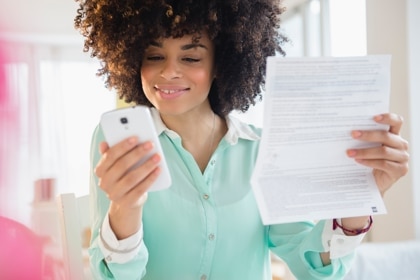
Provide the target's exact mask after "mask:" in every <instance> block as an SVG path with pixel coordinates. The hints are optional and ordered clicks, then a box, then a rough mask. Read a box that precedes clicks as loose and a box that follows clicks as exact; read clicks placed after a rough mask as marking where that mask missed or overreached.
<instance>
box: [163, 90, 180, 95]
mask: <svg viewBox="0 0 420 280" xmlns="http://www.w3.org/2000/svg"><path fill="white" fill-rule="evenodd" d="M161 91H162V92H163V93H164V94H172V93H175V92H177V90H170V89H165V90H161Z"/></svg>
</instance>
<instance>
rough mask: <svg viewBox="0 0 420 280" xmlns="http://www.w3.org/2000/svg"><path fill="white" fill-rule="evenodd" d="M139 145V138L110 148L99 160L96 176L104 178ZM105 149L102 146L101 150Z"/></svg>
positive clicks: (126, 140) (127, 140)
mask: <svg viewBox="0 0 420 280" xmlns="http://www.w3.org/2000/svg"><path fill="white" fill-rule="evenodd" d="M137 143H138V139H137V137H129V138H127V139H125V140H123V141H121V142H119V143H117V144H115V145H114V146H112V147H110V148H109V149H107V150H106V151H104V152H103V154H102V157H101V159H100V160H99V162H98V164H97V166H96V168H95V174H96V176H98V177H102V176H103V174H104V173H105V172H106V171H107V170H108V169H109V168H110V167H111V166H112V165H114V163H115V161H116V160H117V159H118V158H120V157H121V156H122V155H124V154H126V153H127V152H128V151H130V150H131V149H133V148H134V147H135V146H136V145H137ZM102 148H105V147H104V145H103V144H100V147H99V149H100V150H101V149H102Z"/></svg>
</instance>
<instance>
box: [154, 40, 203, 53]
mask: <svg viewBox="0 0 420 280" xmlns="http://www.w3.org/2000/svg"><path fill="white" fill-rule="evenodd" d="M150 45H151V46H154V47H158V48H162V47H163V45H162V43H159V42H155V41H153V42H151V43H150ZM197 47H200V48H203V49H206V50H207V49H208V48H207V46H205V45H203V44H195V43H191V44H187V45H183V46H181V50H183V51H186V50H189V49H194V48H197Z"/></svg>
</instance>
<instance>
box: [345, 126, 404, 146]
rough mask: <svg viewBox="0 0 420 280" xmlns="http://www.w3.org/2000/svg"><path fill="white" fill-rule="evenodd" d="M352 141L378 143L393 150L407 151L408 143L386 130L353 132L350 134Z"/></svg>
mask: <svg viewBox="0 0 420 280" xmlns="http://www.w3.org/2000/svg"><path fill="white" fill-rule="evenodd" d="M351 135H352V137H353V138H354V139H357V140H361V141H366V142H372V143H380V144H381V145H384V146H388V147H391V148H395V149H401V150H408V142H407V140H405V139H404V138H402V137H401V136H399V135H397V134H394V133H391V132H388V131H386V130H354V131H352V132H351Z"/></svg>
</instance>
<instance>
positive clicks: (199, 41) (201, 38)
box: [151, 34, 213, 49]
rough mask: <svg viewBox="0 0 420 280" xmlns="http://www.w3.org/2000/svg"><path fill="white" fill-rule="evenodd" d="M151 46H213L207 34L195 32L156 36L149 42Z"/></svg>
mask: <svg viewBox="0 0 420 280" xmlns="http://www.w3.org/2000/svg"><path fill="white" fill-rule="evenodd" d="M151 45H152V46H157V47H165V46H173V45H179V46H180V47H182V46H185V45H191V46H202V47H205V48H207V49H209V48H212V47H213V42H212V41H211V40H210V38H209V37H208V36H207V34H195V35H184V36H182V37H169V38H158V39H156V40H153V41H152V42H151Z"/></svg>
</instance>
